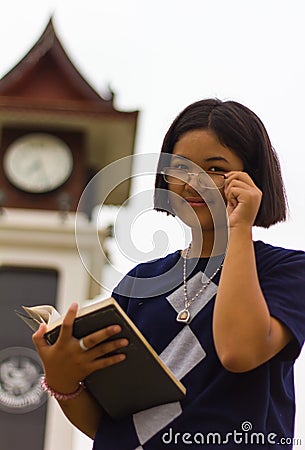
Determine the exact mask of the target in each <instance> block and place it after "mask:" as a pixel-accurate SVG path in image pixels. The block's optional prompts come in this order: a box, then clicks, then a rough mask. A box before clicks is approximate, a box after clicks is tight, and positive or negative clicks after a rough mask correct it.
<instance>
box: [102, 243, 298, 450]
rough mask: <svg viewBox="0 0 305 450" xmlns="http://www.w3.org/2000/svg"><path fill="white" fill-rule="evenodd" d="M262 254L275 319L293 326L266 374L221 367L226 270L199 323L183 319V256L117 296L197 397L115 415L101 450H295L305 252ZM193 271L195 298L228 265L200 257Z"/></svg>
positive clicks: (263, 250)
mask: <svg viewBox="0 0 305 450" xmlns="http://www.w3.org/2000/svg"><path fill="white" fill-rule="evenodd" d="M254 246H255V255H256V264H257V270H258V277H259V281H260V285H261V289H262V291H263V294H264V296H265V299H266V302H267V304H268V308H269V310H270V314H271V315H272V316H273V317H276V318H277V319H279V320H280V321H281V322H283V323H284V324H285V325H286V326H287V327H288V328H289V330H290V331H291V332H292V334H293V340H292V341H291V342H290V343H289V344H288V345H287V346H286V347H285V348H284V349H283V350H282V351H281V352H280V353H278V354H277V355H276V356H274V357H273V358H272V359H270V360H269V361H267V362H266V363H264V364H262V365H260V366H259V367H257V368H255V369H253V370H251V371H248V372H244V373H232V372H229V371H227V370H226V369H225V368H224V367H223V366H222V364H221V363H220V361H219V359H218V356H217V354H216V351H215V347H214V342H213V334H212V316H213V308H214V302H215V296H216V293H217V286H218V283H219V278H220V276H221V272H219V273H218V274H217V275H216V276H215V278H214V279H213V281H212V283H211V284H210V285H209V286H208V288H207V289H205V290H204V291H203V292H202V294H201V295H200V296H199V298H198V299H197V300H195V301H194V302H193V303H192V305H191V306H190V312H191V315H192V320H191V322H190V323H189V324H188V325H186V324H182V323H179V322H177V321H176V316H177V313H178V312H179V311H181V309H183V307H184V297H183V282H182V281H183V276H182V274H183V260H182V258H181V256H180V252H179V251H177V252H175V253H172V254H170V255H168V256H166V257H165V258H161V259H158V260H155V261H151V262H148V263H143V264H139V265H138V266H137V267H135V268H134V269H133V270H132V271H131V272H130V273H129V274H128V275H127V276H126V277H124V278H123V280H122V281H121V282H120V283H119V285H118V286H117V287H116V288H115V289H114V291H113V294H112V295H113V297H115V298H116V300H117V301H118V302H119V303H120V304H121V306H122V307H123V308H124V309H125V311H126V312H127V313H128V315H129V316H130V317H131V319H132V320H133V321H134V322H135V324H136V325H137V326H138V328H139V329H140V330H141V331H142V333H143V334H144V336H145V337H146V338H147V340H148V341H149V342H150V344H151V345H152V346H153V347H154V349H155V350H156V351H157V353H158V354H159V355H160V357H161V358H162V359H163V361H164V362H165V363H166V364H167V365H168V367H169V368H170V369H171V370H172V371H173V373H174V374H175V375H176V376H177V378H179V379H180V380H181V381H182V383H183V384H184V385H185V386H186V388H187V396H186V399H185V400H183V401H181V402H173V403H170V404H167V405H160V406H158V407H155V408H151V409H148V410H145V411H141V412H139V413H137V414H134V415H132V416H130V417H126V418H124V419H121V420H112V419H110V418H109V417H107V415H106V416H105V417H104V418H103V421H102V423H101V426H100V428H99V430H98V432H97V435H96V437H95V442H94V447H93V448H94V450H158V449H177V450H178V449H199V448H207V449H230V450H231V449H239V450H240V449H244V448H249V449H252V450H255V449H263V448H265V449H269V448H270V449H271V448H277V447H274V446H275V445H277V444H281V445H280V448H282V449H291V448H292V445H291V444H290V443H287V444H285V442H291V441H290V439H291V438H292V437H293V429H294V416H295V397H294V380H293V364H294V361H295V359H296V358H297V356H298V355H299V353H300V350H301V348H302V345H303V341H304V337H305V253H304V252H302V251H294V250H286V249H283V248H280V247H273V246H271V245H268V244H265V243H263V242H261V241H257V242H255V243H254ZM212 262H213V261H212ZM187 264H188V267H189V269H190V270H189V271H188V283H187V286H188V297H189V298H192V297H193V295H194V294H195V293H196V292H198V290H199V289H200V287H201V286H202V281H204V280H205V279H206V276H207V277H209V276H210V275H211V273H213V272H214V269H213V267H214V268H215V267H216V266H217V265H218V264H219V261H214V262H213V264H212V265H211V260H208V259H207V258H200V260H199V261H198V262H196V261H195V260H187ZM205 271H206V274H205ZM139 370H141V369H140V368H139Z"/></svg>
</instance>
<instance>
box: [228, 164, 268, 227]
mask: <svg viewBox="0 0 305 450" xmlns="http://www.w3.org/2000/svg"><path fill="white" fill-rule="evenodd" d="M224 193H225V197H226V200H227V214H228V219H229V226H230V228H235V227H238V226H244V225H246V226H249V227H252V226H253V224H254V221H255V218H256V215H257V213H258V210H259V207H260V204H261V199H262V195H263V194H262V191H261V190H260V189H259V188H258V187H257V186H256V185H255V184H254V182H253V180H252V179H251V178H250V176H249V175H248V174H247V173H246V172H229V173H227V174H226V182H225V189H224Z"/></svg>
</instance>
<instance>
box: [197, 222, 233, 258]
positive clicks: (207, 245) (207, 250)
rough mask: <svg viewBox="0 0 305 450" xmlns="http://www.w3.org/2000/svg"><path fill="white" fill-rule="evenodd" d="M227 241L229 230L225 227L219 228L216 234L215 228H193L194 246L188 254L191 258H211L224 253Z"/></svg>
mask: <svg viewBox="0 0 305 450" xmlns="http://www.w3.org/2000/svg"><path fill="white" fill-rule="evenodd" d="M215 237H216V239H215ZM214 241H215V242H214ZM227 242H228V231H227V229H226V228H225V227H224V228H221V229H218V230H217V234H216V235H215V233H214V230H202V229H201V228H200V229H197V228H196V229H192V246H191V249H190V251H189V255H188V256H189V258H195V257H196V258H209V257H211V256H218V255H223V254H224V253H225V251H226V247H227Z"/></svg>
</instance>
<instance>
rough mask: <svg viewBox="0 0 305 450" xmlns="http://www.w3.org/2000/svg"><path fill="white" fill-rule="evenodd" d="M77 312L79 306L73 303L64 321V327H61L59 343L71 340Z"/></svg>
mask: <svg viewBox="0 0 305 450" xmlns="http://www.w3.org/2000/svg"><path fill="white" fill-rule="evenodd" d="M77 311H78V304H77V303H72V305H70V307H69V309H68V311H67V313H66V315H65V317H64V319H63V322H62V325H61V327H60V333H59V337H58V342H62V341H65V340H67V339H69V338H71V336H72V332H73V323H74V320H75V317H76V315H77Z"/></svg>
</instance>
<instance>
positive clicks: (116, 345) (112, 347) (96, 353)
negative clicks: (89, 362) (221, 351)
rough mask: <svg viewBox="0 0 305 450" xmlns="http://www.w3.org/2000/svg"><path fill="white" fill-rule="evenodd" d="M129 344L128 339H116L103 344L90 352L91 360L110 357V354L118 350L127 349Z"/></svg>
mask: <svg viewBox="0 0 305 450" xmlns="http://www.w3.org/2000/svg"><path fill="white" fill-rule="evenodd" d="M128 344H129V341H128V339H126V338H122V339H114V340H111V341H108V342H105V343H103V344H100V345H97V346H96V347H94V348H93V349H92V350H90V357H91V358H94V359H96V358H100V357H101V356H105V355H108V354H109V353H112V352H115V351H117V350H120V349H123V348H124V347H127V346H128Z"/></svg>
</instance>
